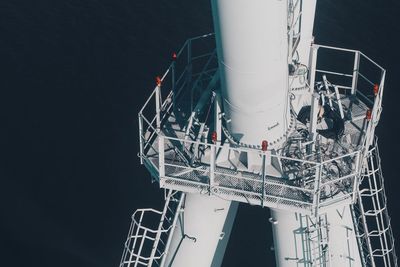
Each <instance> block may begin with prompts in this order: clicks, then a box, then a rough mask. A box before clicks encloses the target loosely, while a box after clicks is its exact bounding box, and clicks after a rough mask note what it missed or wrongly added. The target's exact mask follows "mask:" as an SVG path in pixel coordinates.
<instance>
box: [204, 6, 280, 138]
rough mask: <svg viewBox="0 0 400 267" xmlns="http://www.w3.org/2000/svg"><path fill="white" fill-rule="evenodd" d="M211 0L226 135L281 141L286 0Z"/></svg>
mask: <svg viewBox="0 0 400 267" xmlns="http://www.w3.org/2000/svg"><path fill="white" fill-rule="evenodd" d="M211 3H212V11H213V17H214V27H215V33H216V43H217V53H218V59H219V66H220V73H221V84H222V99H223V101H222V102H223V106H224V111H225V113H226V117H227V118H228V119H231V122H230V123H229V124H228V128H229V130H230V132H231V134H232V136H233V137H234V138H235V139H236V140H237V141H239V142H241V143H243V144H246V145H249V144H250V145H260V144H261V142H262V140H268V142H269V143H270V144H271V145H272V144H273V143H274V142H276V141H277V140H279V139H280V141H281V140H282V139H283V138H282V137H283V135H284V133H285V131H286V127H287V118H288V109H287V105H286V103H287V90H288V64H287V57H288V54H287V53H288V40H287V0H271V1H265V0H252V1H248V0H211ZM281 138H282V139H281Z"/></svg>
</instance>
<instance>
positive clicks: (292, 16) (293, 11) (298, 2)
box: [288, 0, 303, 63]
mask: <svg viewBox="0 0 400 267" xmlns="http://www.w3.org/2000/svg"><path fill="white" fill-rule="evenodd" d="M302 4H303V0H289V2H288V41H289V58H288V61H289V63H290V62H291V61H292V57H293V56H294V54H295V53H296V49H297V46H298V45H299V43H300V36H301V13H302Z"/></svg>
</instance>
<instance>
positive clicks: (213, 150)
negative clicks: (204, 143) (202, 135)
mask: <svg viewBox="0 0 400 267" xmlns="http://www.w3.org/2000/svg"><path fill="white" fill-rule="evenodd" d="M210 146H211V147H210V149H211V152H210V153H211V155H210V180H209V187H210V190H209V194H211V190H212V187H213V186H214V180H215V158H216V145H210Z"/></svg>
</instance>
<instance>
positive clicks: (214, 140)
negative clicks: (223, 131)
mask: <svg viewBox="0 0 400 267" xmlns="http://www.w3.org/2000/svg"><path fill="white" fill-rule="evenodd" d="M211 140H212V141H213V143H214V144H215V143H216V142H217V132H212V134H211Z"/></svg>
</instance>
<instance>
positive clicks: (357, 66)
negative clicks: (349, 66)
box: [351, 51, 360, 95]
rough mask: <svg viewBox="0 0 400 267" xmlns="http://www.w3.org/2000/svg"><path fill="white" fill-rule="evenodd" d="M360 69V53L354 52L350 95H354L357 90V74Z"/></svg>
mask: <svg viewBox="0 0 400 267" xmlns="http://www.w3.org/2000/svg"><path fill="white" fill-rule="evenodd" d="M359 69H360V51H356V52H354V66H353V80H352V82H351V94H352V95H354V94H355V93H356V90H357V82H358V73H359Z"/></svg>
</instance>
